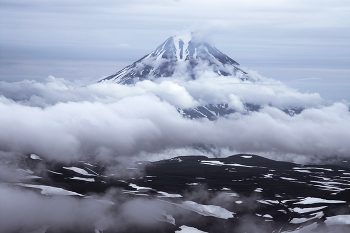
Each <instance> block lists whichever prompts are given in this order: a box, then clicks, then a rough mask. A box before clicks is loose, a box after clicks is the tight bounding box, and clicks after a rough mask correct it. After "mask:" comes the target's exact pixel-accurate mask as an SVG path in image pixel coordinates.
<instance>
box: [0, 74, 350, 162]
mask: <svg viewBox="0 0 350 233" xmlns="http://www.w3.org/2000/svg"><path fill="white" fill-rule="evenodd" d="M0 93H1V94H3V95H4V96H2V97H1V101H0V112H2V114H1V115H0V127H1V129H2V130H1V131H0V150H2V151H9V152H11V151H12V152H19V153H36V154H38V155H40V156H41V157H46V158H50V159H56V160H71V159H77V158H79V157H83V156H84V155H86V154H90V155H91V154H94V155H95V156H99V157H100V158H106V156H107V157H108V156H116V157H119V156H122V157H124V156H135V155H136V156H137V155H142V154H144V153H146V154H147V153H153V154H157V153H162V151H163V150H165V149H171V150H172V149H175V150H177V149H179V150H181V148H190V147H191V146H193V145H198V144H202V145H210V146H212V147H213V148H227V149H228V150H230V151H236V152H251V153H258V154H259V153H269V152H271V153H275V154H279V155H283V154H295V155H300V156H304V157H306V158H313V157H314V156H316V157H319V158H326V157H329V156H333V155H338V156H345V157H346V156H348V155H349V153H350V147H349V145H348V139H349V138H350V134H349V131H348V130H347V128H349V127H350V114H349V111H348V106H347V105H346V104H344V103H334V104H332V105H330V106H322V99H321V98H320V97H319V95H318V94H302V93H299V92H297V91H296V90H294V89H291V88H288V87H286V86H285V85H283V84H282V83H279V82H274V81H273V80H267V79H266V80H263V81H262V82H261V83H259V82H256V83H252V82H242V81H240V80H238V79H236V78H234V77H217V76H211V75H210V74H207V76H205V77H202V78H199V79H198V80H193V81H189V82H184V81H183V80H181V79H176V78H173V79H168V80H165V79H163V80H159V82H157V83H152V82H150V81H144V82H140V83H137V84H136V85H135V86H125V85H118V84H107V83H96V84H92V85H88V86H86V87H73V85H70V83H69V82H67V81H65V80H59V79H54V78H50V79H49V80H48V81H47V83H46V84H45V83H37V82H34V81H23V82H19V83H5V82H2V83H0ZM16 93H20V95H16ZM12 99H14V100H15V101H14V100H12ZM244 102H248V103H254V104H259V105H261V106H263V109H262V110H261V111H260V112H251V113H250V114H249V115H245V114H243V115H241V114H240V113H235V114H233V115H231V116H230V117H228V118H220V119H218V120H217V121H215V122H211V121H208V120H206V119H202V120H188V119H185V118H183V117H182V116H181V115H180V114H179V113H178V112H177V110H176V108H177V107H185V108H186V107H191V106H195V105H196V104H205V103H227V104H229V105H230V106H231V107H232V108H235V109H236V110H238V111H242V108H243V104H242V103H244ZM269 105H270V106H269ZM291 106H294V107H303V108H307V109H305V110H304V111H303V112H302V113H301V114H299V115H295V116H293V117H291V116H289V115H287V114H285V113H284V112H283V111H281V110H280V109H279V108H282V109H283V108H285V107H291ZM103 151H105V152H106V151H107V152H108V153H104V152H103ZM101 152H103V153H102V154H103V155H102V154H101ZM219 154H220V153H219ZM306 160H308V159H306ZM306 160H305V161H306Z"/></svg>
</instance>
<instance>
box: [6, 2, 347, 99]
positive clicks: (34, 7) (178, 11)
mask: <svg viewBox="0 0 350 233" xmlns="http://www.w3.org/2000/svg"><path fill="white" fill-rule="evenodd" d="M349 29H350V2H349V1H347V0H343V1H342V0H333V1H329V0H327V1H325V0H317V1H316V0H307V1H305V0H304V1H301V0H300V1H298V0H278V1H277V0H269V1H261V0H244V1H243V0H242V1H235V0H216V1H199V0H190V1H184V0H182V1H174V0H162V1H155V0H142V1H141V0H128V1H122V0H118V1H100V0H90V1H82V0H79V1H62V0H61V1H56V0H52V1H44V0H32V1H26V0H19V1H17V0H0V81H7V82H13V81H20V80H23V79H35V80H38V81H40V80H43V79H45V78H47V76H49V75H53V76H55V77H57V78H65V79H68V80H74V79H85V80H86V81H87V82H88V81H94V80H98V79H100V78H101V77H103V76H106V75H110V74H112V73H115V72H116V71H118V70H120V69H121V68H123V67H124V66H126V65H128V64H129V63H131V62H133V61H135V60H137V59H139V58H141V57H142V56H143V55H145V54H147V53H149V52H151V51H152V50H153V49H155V48H156V47H157V46H158V45H159V44H161V43H162V42H163V41H164V40H166V39H167V38H168V37H170V36H172V35H174V34H177V33H181V32H182V31H191V30H200V31H202V32H203V35H204V36H205V37H208V38H207V39H208V40H209V41H211V42H212V44H214V46H216V47H217V48H218V49H219V50H221V51H222V52H224V53H225V54H227V55H228V56H230V57H231V58H233V59H235V60H236V61H237V62H239V63H240V64H241V65H242V66H245V67H247V68H249V69H253V70H256V71H258V72H259V73H260V74H261V75H263V76H266V77H270V78H274V79H277V80H281V81H283V82H285V83H286V84H287V85H289V86H291V87H295V88H298V89H299V90H300V91H302V92H319V93H321V95H322V96H323V97H324V98H325V99H332V100H341V99H346V100H347V101H350V94H349V93H350V92H349V91H348V90H349V89H350V40H349V38H350V30H349Z"/></svg>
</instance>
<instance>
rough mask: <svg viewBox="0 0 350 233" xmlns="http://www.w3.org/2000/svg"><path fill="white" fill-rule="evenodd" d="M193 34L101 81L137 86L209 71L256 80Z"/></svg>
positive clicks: (166, 43)
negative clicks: (140, 82)
mask: <svg viewBox="0 0 350 233" xmlns="http://www.w3.org/2000/svg"><path fill="white" fill-rule="evenodd" d="M193 35H194V34H193V33H191V34H185V35H182V36H172V37H170V38H168V39H167V40H166V41H164V42H163V43H162V44H161V45H159V46H158V47H157V48H156V50H154V51H153V52H151V53H150V54H148V55H146V56H144V57H142V58H141V59H140V60H138V61H136V62H134V63H133V64H131V65H128V66H127V67H125V68H124V69H122V70H120V71H119V72H117V73H115V74H113V75H110V76H108V77H106V78H104V79H102V80H100V81H99V82H113V83H119V84H134V83H136V82H138V81H143V80H145V79H150V80H153V79H157V78H162V77H172V76H178V77H185V78H188V79H196V78H197V77H198V75H199V74H200V73H202V72H203V71H206V70H210V71H213V72H214V73H216V74H217V75H219V76H235V77H237V78H239V79H241V80H243V81H244V80H250V81H254V80H253V79H252V78H251V77H249V76H248V75H247V73H246V72H245V71H243V70H242V69H241V68H239V64H238V63H237V62H236V61H234V60H233V59H231V58H230V57H228V56H227V55H225V54H224V53H222V52H220V51H219V50H218V49H217V48H215V47H213V46H211V45H209V44H208V43H205V42H199V41H198V40H196V39H195V37H194V36H193Z"/></svg>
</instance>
